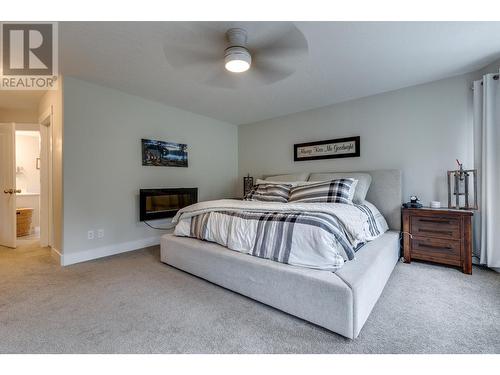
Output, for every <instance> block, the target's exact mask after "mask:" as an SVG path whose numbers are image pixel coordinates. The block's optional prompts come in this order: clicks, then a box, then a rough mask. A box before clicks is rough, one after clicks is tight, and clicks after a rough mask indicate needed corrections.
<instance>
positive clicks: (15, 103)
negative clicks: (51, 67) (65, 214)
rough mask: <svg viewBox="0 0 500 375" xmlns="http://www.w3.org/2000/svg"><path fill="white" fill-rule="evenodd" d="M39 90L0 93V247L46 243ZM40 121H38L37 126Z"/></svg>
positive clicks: (46, 126) (47, 188)
mask: <svg viewBox="0 0 500 375" xmlns="http://www.w3.org/2000/svg"><path fill="white" fill-rule="evenodd" d="M43 95H44V92H8V93H6V92H0V99H1V100H0V102H1V106H0V135H1V136H2V137H0V138H1V139H0V141H1V145H0V149H2V160H1V161H0V185H1V186H0V187H1V189H0V246H2V249H3V250H6V249H7V248H16V247H17V246H18V245H19V246H22V245H27V244H29V245H36V246H42V247H46V246H50V245H51V238H52V235H51V230H52V229H51V227H52V225H51V222H50V220H51V218H52V214H51V212H50V211H51V181H50V180H49V179H50V177H51V164H52V163H50V160H51V158H52V154H51V152H52V147H51V145H52V139H51V137H52V127H51V125H52V107H51V106H50V107H49V108H46V112H47V113H43V114H42V116H40V115H39V114H40V109H39V107H40V102H41V100H42V97H43ZM42 122H43V124H42Z"/></svg>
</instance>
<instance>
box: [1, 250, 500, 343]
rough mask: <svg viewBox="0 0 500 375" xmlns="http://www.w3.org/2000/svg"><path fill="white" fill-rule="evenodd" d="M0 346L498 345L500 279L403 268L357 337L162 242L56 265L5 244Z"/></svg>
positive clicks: (483, 272) (483, 273) (479, 272)
mask: <svg viewBox="0 0 500 375" xmlns="http://www.w3.org/2000/svg"><path fill="white" fill-rule="evenodd" d="M0 352H3V353H499V352H500V275H499V274H497V273H495V272H493V271H490V270H487V269H483V268H478V267H474V270H473V275H472V276H467V275H464V274H462V273H461V272H459V271H457V270H455V269H453V268H447V267H441V266H435V265H430V264H424V263H417V262H414V263H412V264H411V265H407V264H401V263H400V264H398V265H397V266H396V269H395V270H394V273H393V274H392V276H391V279H390V280H389V283H388V285H387V286H386V288H385V290H384V293H383V294H382V296H381V298H380V300H379V302H378V303H377V305H376V306H375V308H374V310H373V312H372V314H371V316H370V318H369V319H368V321H367V323H366V324H365V327H364V328H363V330H362V331H361V334H360V336H359V337H358V338H357V339H356V340H353V341H351V340H348V339H345V338H343V337H341V336H339V335H336V334H334V333H331V332H329V331H327V330H325V329H322V328H320V327H317V326H315V325H313V324H310V323H307V322H305V321H303V320H300V319H297V318H295V317H293V316H290V315H287V314H285V313H282V312H280V311H278V310H275V309H273V308H270V307H268V306H265V305H263V304H260V303H258V302H255V301H252V300H250V299H248V298H245V297H243V296H240V295H238V294H236V293H233V292H230V291H228V290H225V289H222V288H220V287H218V286H216V285H213V284H210V283H208V282H206V281H204V280H201V279H199V278H196V277H194V276H191V275H189V274H186V273H184V272H182V271H179V270H177V269H174V268H171V267H169V266H166V265H164V264H162V263H160V261H159V249H158V247H152V248H148V249H143V250H139V251H135V252H130V253H126V254H122V255H117V256H114V257H110V258H105V259H100V260H96V261H92V262H87V263H82V264H77V265H74V266H69V267H66V268H61V267H60V266H58V265H57V264H56V262H55V260H54V259H53V258H51V256H50V253H49V251H48V250H46V249H40V248H39V247H37V246H36V243H32V244H26V245H23V246H21V247H20V248H18V249H16V250H11V249H6V248H1V247H0Z"/></svg>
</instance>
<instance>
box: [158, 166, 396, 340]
mask: <svg viewBox="0 0 500 375" xmlns="http://www.w3.org/2000/svg"><path fill="white" fill-rule="evenodd" d="M363 173H368V174H370V175H371V177H372V182H371V184H370V188H369V190H368V193H367V196H366V199H367V200H368V201H370V202H371V203H373V204H374V205H375V206H376V207H377V208H378V209H379V210H380V212H381V213H382V214H383V215H384V217H385V219H386V221H387V224H388V226H389V228H390V230H389V231H387V232H385V233H384V234H382V235H381V236H380V237H378V238H377V239H375V240H373V241H370V242H368V243H366V244H365V245H364V246H363V247H362V248H361V249H360V250H358V251H357V253H356V259H355V260H354V261H349V262H346V263H345V264H344V265H343V267H342V268H340V269H339V270H337V271H336V272H331V271H326V270H318V269H311V268H304V267H297V266H292V265H288V264H282V263H278V262H274V261H272V260H269V259H262V258H258V257H254V256H249V255H247V254H243V253H239V252H236V251H232V250H229V249H227V248H226V247H224V246H221V245H218V244H216V243H211V242H206V241H201V240H199V239H195V238H189V237H179V236H175V235H173V234H167V235H164V236H163V237H162V239H161V260H162V262H164V263H166V264H168V265H171V266H173V267H176V268H178V269H181V270H183V271H186V272H188V273H191V274H193V275H196V276H198V277H201V278H203V279H206V280H208V281H210V282H212V283H215V284H217V285H220V286H222V287H224V288H227V289H230V290H232V291H235V292H237V293H240V294H242V295H244V296H247V297H249V298H252V299H255V300H257V301H260V302H262V303H265V304H267V305H269V306H272V307H274V308H277V309H279V310H282V311H284V312H287V313H289V314H292V315H294V316H297V317H299V318H302V319H304V320H307V321H309V322H312V323H314V324H317V325H319V326H322V327H324V328H327V329H329V330H331V331H333V332H336V333H338V334H340V335H343V336H345V337H348V338H351V339H354V338H356V337H357V336H358V335H359V333H360V331H361V329H362V327H363V325H364V323H365V322H366V320H367V319H368V316H369V315H370V312H371V311H372V309H373V307H374V305H375V303H376V302H377V300H378V298H379V297H380V294H381V293H382V291H383V289H384V286H385V284H386V283H387V280H388V279H389V277H390V275H391V273H392V271H393V269H394V266H395V265H396V263H397V261H398V259H399V253H400V241H399V231H400V226H401V216H400V207H401V201H402V196H401V172H400V171H399V170H379V171H370V172H363ZM328 177H329V174H328V173H321V174H319V173H312V174H310V176H309V179H310V180H315V181H319V180H323V179H327V178H328Z"/></svg>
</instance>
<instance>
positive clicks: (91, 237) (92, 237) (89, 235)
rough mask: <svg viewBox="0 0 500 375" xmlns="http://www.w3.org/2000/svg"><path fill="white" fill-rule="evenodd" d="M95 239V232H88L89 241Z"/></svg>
mask: <svg viewBox="0 0 500 375" xmlns="http://www.w3.org/2000/svg"><path fill="white" fill-rule="evenodd" d="M94 238H95V234H94V231H93V230H89V231H88V232H87V239H89V240H93V239H94Z"/></svg>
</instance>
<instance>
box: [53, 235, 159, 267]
mask: <svg viewBox="0 0 500 375" xmlns="http://www.w3.org/2000/svg"><path fill="white" fill-rule="evenodd" d="M159 244H160V236H154V237H149V238H142V239H140V240H137V241H129V242H122V243H117V244H112V245H107V246H102V247H98V248H95V249H90V250H85V251H79V252H77V253H69V254H63V255H62V256H61V265H62V266H69V265H70V264H75V263H81V262H86V261H88V260H92V259H98V258H103V257H108V256H111V255H116V254H120V253H126V252H128V251H133V250H138V249H142V248H144V247H149V246H155V245H159Z"/></svg>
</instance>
